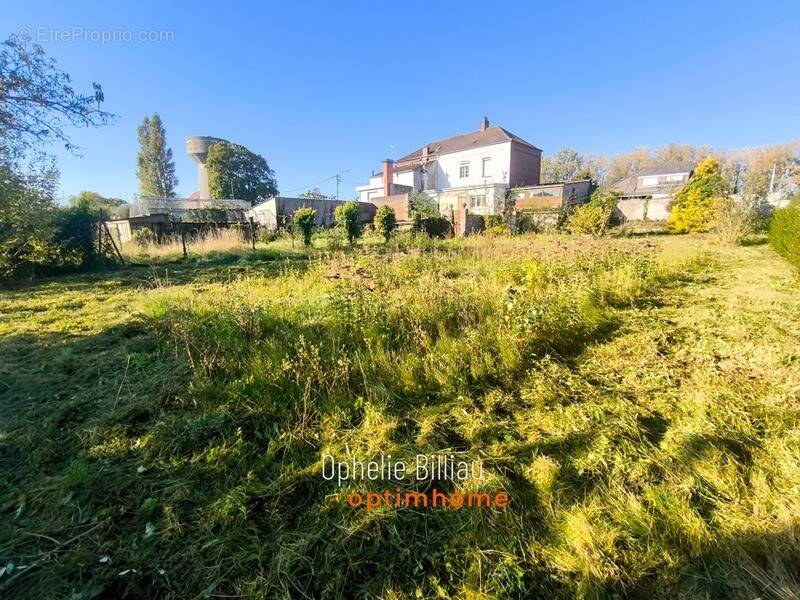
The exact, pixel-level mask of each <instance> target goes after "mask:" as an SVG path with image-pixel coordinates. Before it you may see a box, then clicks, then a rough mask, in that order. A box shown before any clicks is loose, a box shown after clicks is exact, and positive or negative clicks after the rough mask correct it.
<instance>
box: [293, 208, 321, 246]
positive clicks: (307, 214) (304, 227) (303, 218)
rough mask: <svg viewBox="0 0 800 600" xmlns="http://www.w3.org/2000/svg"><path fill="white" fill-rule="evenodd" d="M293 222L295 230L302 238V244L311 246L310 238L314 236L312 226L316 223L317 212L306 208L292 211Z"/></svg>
mask: <svg viewBox="0 0 800 600" xmlns="http://www.w3.org/2000/svg"><path fill="white" fill-rule="evenodd" d="M293 221H294V226H295V228H296V229H297V230H298V231H300V233H301V234H302V236H303V244H305V245H306V246H310V245H311V236H313V235H314V226H315V225H316V221H317V211H316V210H314V209H313V208H310V207H308V206H304V207H303V208H298V209H297V210H296V211H294V215H293Z"/></svg>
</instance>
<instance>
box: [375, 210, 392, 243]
mask: <svg viewBox="0 0 800 600" xmlns="http://www.w3.org/2000/svg"><path fill="white" fill-rule="evenodd" d="M396 229H397V217H396V216H395V214H394V209H393V208H392V207H391V206H389V205H387V204H384V205H382V206H379V207H378V211H377V212H376V213H375V231H377V232H378V233H379V234H380V235H382V236H383V239H384V240H385V241H387V242H388V241H389V238H391V237H392V234H393V233H394V232H395V230H396Z"/></svg>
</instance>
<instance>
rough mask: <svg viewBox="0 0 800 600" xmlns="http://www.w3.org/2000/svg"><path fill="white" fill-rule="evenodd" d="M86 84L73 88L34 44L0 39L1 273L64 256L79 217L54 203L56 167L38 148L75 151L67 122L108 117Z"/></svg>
mask: <svg viewBox="0 0 800 600" xmlns="http://www.w3.org/2000/svg"><path fill="white" fill-rule="evenodd" d="M93 87H94V91H93V93H91V94H80V93H78V92H76V91H75V90H74V89H73V87H72V85H71V81H70V77H69V75H68V74H67V73H65V72H63V71H61V70H60V69H58V68H57V67H56V63H55V61H54V60H53V59H51V58H48V57H47V56H46V55H45V53H44V50H42V48H41V47H40V46H38V45H36V44H33V45H30V44H27V43H26V42H24V41H21V40H19V39H17V38H16V37H14V36H12V37H11V38H9V39H8V40H6V41H5V42H3V43H2V44H0V277H16V276H21V275H23V274H28V275H33V274H34V273H35V272H36V271H37V270H48V269H52V268H58V267H61V266H64V259H65V256H66V255H67V254H70V252H68V247H69V243H68V238H69V237H70V236H72V235H73V233H77V232H73V231H69V229H70V228H71V227H73V226H77V221H79V220H80V219H77V217H76V219H73V220H70V219H69V218H67V217H69V216H70V214H69V213H68V211H64V210H63V209H60V208H59V207H58V206H57V205H56V203H55V200H54V192H55V188H56V184H57V182H58V170H57V169H56V167H55V159H54V158H53V157H52V156H51V155H49V154H47V153H46V152H45V151H44V149H45V148H46V147H47V145H49V144H51V143H53V142H60V143H62V144H63V145H64V147H65V148H66V149H67V150H70V151H73V152H74V151H75V146H73V145H72V143H71V141H70V139H69V137H68V136H67V134H66V133H65V129H66V128H67V127H70V126H76V127H88V126H100V125H103V124H106V123H108V122H110V121H112V120H113V119H114V115H112V114H110V113H107V112H104V111H101V110H100V103H101V102H103V100H104V97H103V91H102V88H101V87H100V85H98V84H96V83H95V84H94V86H93ZM64 215H66V217H64V218H62V217H63V216H64ZM80 262H81V263H83V262H84V261H83V260H81V261H80Z"/></svg>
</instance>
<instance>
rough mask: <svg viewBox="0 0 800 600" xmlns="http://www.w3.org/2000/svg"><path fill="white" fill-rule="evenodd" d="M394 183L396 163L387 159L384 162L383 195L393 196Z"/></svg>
mask: <svg viewBox="0 0 800 600" xmlns="http://www.w3.org/2000/svg"><path fill="white" fill-rule="evenodd" d="M393 182H394V161H393V160H392V159H391V158H387V159H386V160H385V161H383V195H384V196H391V195H392V183H393Z"/></svg>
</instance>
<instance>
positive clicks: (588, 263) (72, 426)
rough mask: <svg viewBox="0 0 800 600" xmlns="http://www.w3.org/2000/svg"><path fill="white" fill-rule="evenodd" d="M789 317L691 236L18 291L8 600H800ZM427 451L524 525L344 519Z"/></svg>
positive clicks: (799, 370) (10, 407)
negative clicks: (376, 476)
mask: <svg viewBox="0 0 800 600" xmlns="http://www.w3.org/2000/svg"><path fill="white" fill-rule="evenodd" d="M314 252H316V251H314ZM799 292H800V285H798V279H797V275H796V273H795V272H794V271H793V269H792V268H791V267H790V265H788V264H787V263H786V262H785V261H784V260H783V259H782V258H781V257H779V256H778V255H777V254H775V253H774V252H773V251H772V250H771V249H770V248H769V247H767V246H766V245H754V246H749V247H742V248H737V249H734V250H731V249H721V248H718V247H716V246H714V244H713V243H712V242H711V241H709V240H707V239H706V238H703V237H690V236H684V237H670V236H656V237H651V238H643V239H627V240H626V239H612V240H600V241H590V240H583V239H575V238H567V237H544V236H542V237H535V238H533V237H532V238H524V237H523V238H514V239H490V238H489V239H487V238H474V239H469V240H466V241H449V242H442V243H435V244H431V245H430V247H428V248H425V249H424V250H420V249H409V250H407V251H405V252H382V251H381V250H380V249H378V248H377V247H373V248H371V249H368V250H365V251H359V252H355V253H333V254H314V253H312V254H310V255H308V254H305V253H304V252H302V251H295V252H291V253H287V254H285V255H284V254H282V252H281V251H278V250H274V251H259V252H257V253H254V254H249V253H246V254H243V255H242V256H241V257H240V256H237V255H220V256H218V257H216V258H209V259H207V260H205V261H193V262H191V263H188V264H176V265H163V264H162V265H161V266H157V267H153V268H149V269H148V268H143V267H140V268H129V269H126V270H121V271H117V272H113V273H111V274H100V275H87V276H81V277H74V278H61V279H53V280H49V281H43V282H39V283H37V284H35V285H31V286H29V287H25V288H22V289H18V290H15V291H6V292H0V315H1V316H0V394H2V399H3V402H2V411H1V412H0V468H2V473H3V476H4V477H3V482H2V484H1V485H0V511H1V512H0V561H1V562H2V565H7V566H6V567H5V569H4V571H3V573H2V576H0V596H1V597H13V598H44V597H47V598H62V597H63V598H75V599H78V598H95V597H97V598H119V597H126V596H127V597H142V598H152V597H174V598H195V597H226V598H232V597H247V598H385V599H399V598H451V597H452V598H573V597H576V596H577V597H586V598H607V597H630V598H675V597H678V598H681V597H686V598H689V597H691V598H709V599H710V598H737V597H741V598H756V597H761V598H794V597H797V595H798V594H800V529H799V528H798V527H799V526H800V404H799V403H798V396H800V343H798V342H799V341H800V293H799ZM436 452H447V453H453V454H455V455H456V456H458V457H459V458H460V459H463V460H466V461H472V462H475V463H477V462H479V461H482V464H483V467H484V479H483V480H480V481H479V480H474V479H470V480H468V481H466V482H464V483H463V484H454V483H451V482H448V481H438V482H435V487H437V488H438V489H440V490H445V491H454V490H455V489H456V488H458V489H462V490H464V491H470V490H478V489H480V490H487V491H492V492H496V491H501V490H502V491H506V492H507V493H508V494H509V496H510V498H511V501H510V504H509V506H508V508H506V509H495V508H492V509H480V510H475V509H462V510H434V509H430V508H429V509H422V508H418V509H401V510H395V509H385V508H382V509H380V510H372V511H366V510H364V509H361V508H360V509H355V510H354V509H352V508H350V507H349V506H348V504H347V496H348V493H349V492H351V491H353V490H360V491H363V490H366V489H383V488H385V487H386V485H384V484H381V483H380V482H371V483H360V482H357V483H354V484H352V485H350V486H344V487H341V488H340V487H337V485H336V483H335V482H328V481H325V480H324V479H323V477H322V462H321V457H322V456H323V455H324V454H332V455H334V456H337V457H341V458H355V459H358V460H368V459H370V458H373V457H377V456H379V455H380V454H381V453H384V454H391V455H392V456H393V457H402V458H404V459H405V460H406V461H407V462H408V463H409V466H413V462H414V457H415V456H416V455H417V454H431V453H436ZM427 485H428V486H429V485H430V484H427ZM404 486H405V488H407V489H420V490H423V489H425V485H422V484H416V482H413V481H407V482H406V483H405V484H404Z"/></svg>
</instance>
